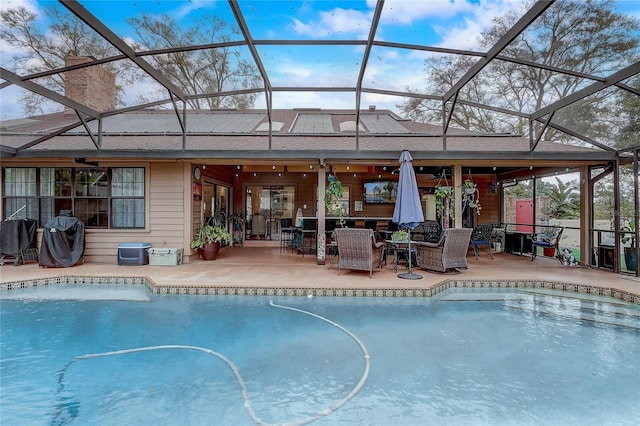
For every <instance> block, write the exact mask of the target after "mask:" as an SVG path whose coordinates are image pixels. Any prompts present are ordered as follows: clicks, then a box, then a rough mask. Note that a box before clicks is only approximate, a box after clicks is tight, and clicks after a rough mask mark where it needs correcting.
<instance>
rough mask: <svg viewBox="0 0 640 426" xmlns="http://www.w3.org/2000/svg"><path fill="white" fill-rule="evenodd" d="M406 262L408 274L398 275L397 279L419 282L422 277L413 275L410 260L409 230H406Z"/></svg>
mask: <svg viewBox="0 0 640 426" xmlns="http://www.w3.org/2000/svg"><path fill="white" fill-rule="evenodd" d="M407 262H408V264H409V272H407V273H402V274H398V278H404V279H405V280H420V279H422V275H420V274H414V273H413V262H412V258H411V228H407Z"/></svg>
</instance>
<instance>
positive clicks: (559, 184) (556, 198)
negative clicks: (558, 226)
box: [536, 177, 580, 219]
mask: <svg viewBox="0 0 640 426" xmlns="http://www.w3.org/2000/svg"><path fill="white" fill-rule="evenodd" d="M579 191H580V186H579V185H578V182H577V181H576V180H570V181H568V182H563V181H562V179H560V178H558V177H556V184H555V185H553V184H551V185H550V187H549V191H548V193H547V194H546V195H547V196H548V197H549V200H550V205H549V212H548V213H549V217H550V218H552V219H577V218H579V217H580V192H579ZM536 193H537V192H536Z"/></svg>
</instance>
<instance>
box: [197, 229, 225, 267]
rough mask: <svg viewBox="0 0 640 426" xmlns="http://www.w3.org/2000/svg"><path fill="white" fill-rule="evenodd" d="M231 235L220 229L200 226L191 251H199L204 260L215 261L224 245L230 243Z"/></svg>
mask: <svg viewBox="0 0 640 426" xmlns="http://www.w3.org/2000/svg"><path fill="white" fill-rule="evenodd" d="M230 240H231V235H230V234H229V232H228V231H227V230H226V229H224V228H222V227H220V226H212V225H206V224H202V225H200V226H199V227H198V228H197V229H196V232H195V235H194V236H193V240H191V245H190V246H191V249H193V250H197V251H198V256H200V259H202V260H215V259H216V258H217V257H218V253H219V252H220V246H221V245H222V243H227V244H228V243H229V241H230Z"/></svg>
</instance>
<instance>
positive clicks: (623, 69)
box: [0, 0, 640, 160]
mask: <svg viewBox="0 0 640 426" xmlns="http://www.w3.org/2000/svg"><path fill="white" fill-rule="evenodd" d="M632 1H636V0H632ZM99 3H102V2H90V1H75V0H60V4H61V5H62V6H63V7H64V8H65V9H66V10H68V11H70V12H71V13H72V14H73V15H74V16H75V17H76V19H77V20H78V22H79V23H80V22H82V23H83V25H84V24H86V25H88V26H89V27H90V28H91V29H92V30H93V31H95V33H96V34H98V35H99V36H100V37H102V38H103V39H104V40H106V41H108V42H109V43H110V44H111V45H112V46H113V47H114V48H115V49H117V51H119V54H117V55H114V56H111V57H103V58H95V59H94V60H92V61H90V62H86V63H82V64H79V65H73V66H67V67H64V66H62V67H58V68H52V69H50V70H48V71H46V72H41V73H37V74H31V75H18V74H16V73H15V72H13V71H11V70H9V69H8V68H7V67H1V68H0V77H1V78H2V79H3V80H5V81H4V82H3V83H2V84H1V85H0V88H1V89H5V88H8V87H11V86H12V85H15V86H19V87H21V88H23V89H25V90H28V91H30V92H33V93H37V94H39V95H41V96H43V97H45V98H47V99H50V100H51V101H54V102H56V103H58V104H61V105H63V106H65V107H67V108H71V109H72V110H74V111H75V112H76V114H77V120H76V121H74V122H73V123H71V124H70V125H68V126H66V127H63V128H58V129H55V130H51V131H49V132H40V133H39V135H38V138H36V139H33V138H32V139H31V140H30V141H28V142H27V143H25V144H23V145H22V146H19V147H18V148H15V149H6V148H5V149H3V150H2V155H3V156H6V155H10V154H13V155H17V156H32V155H33V156H41V155H42V154H41V153H40V154H38V153H29V152H27V151H26V150H27V149H28V148H30V147H32V146H33V145H34V144H35V143H41V142H43V141H46V140H47V139H48V138H50V137H53V136H56V135H59V134H62V133H63V132H64V131H65V130H69V129H72V128H74V127H77V126H83V127H84V128H85V129H86V133H88V134H89V135H90V136H92V140H93V145H95V146H94V148H95V151H96V153H98V154H99V151H100V150H101V149H102V146H101V143H100V139H99V136H100V132H101V130H100V129H101V128H102V121H103V120H105V119H106V118H107V117H112V116H114V115H118V114H123V113H128V112H131V111H136V110H141V109H148V108H153V107H160V106H162V107H164V108H167V107H168V108H169V109H174V110H175V114H174V119H175V120H176V123H177V124H178V125H179V128H180V129H181V131H182V134H183V138H186V135H188V134H189V132H190V130H189V120H187V119H186V113H185V111H186V108H187V107H186V103H187V102H188V101H189V100H193V99H201V98H215V97H221V96H228V95H231V94H247V93H256V94H259V102H260V103H263V106H260V108H263V111H265V114H266V116H267V121H268V122H269V123H270V126H269V132H268V138H269V151H272V150H273V149H272V148H271V141H272V137H273V134H272V131H271V124H272V123H273V121H274V119H273V116H274V110H275V109H276V108H274V103H278V99H280V100H281V99H282V98H283V97H286V98H287V99H288V100H287V104H288V105H289V106H290V107H291V108H292V109H295V108H301V109H304V108H313V107H318V105H310V104H308V102H309V101H308V100H304V101H303V100H298V101H297V99H302V98H300V97H299V96H298V95H299V94H312V96H311V98H313V99H319V97H321V96H323V95H324V96H330V97H336V98H342V97H346V99H350V101H349V100H347V102H348V103H350V104H351V109H352V110H353V111H354V112H355V116H356V122H357V123H361V122H362V118H363V117H362V114H363V112H364V111H366V110H369V109H370V105H374V104H375V103H376V101H375V100H376V99H378V100H381V99H382V100H386V101H389V100H390V99H391V100H392V101H396V103H401V102H404V101H406V100H409V99H422V100H428V101H430V102H436V103H439V104H441V105H442V107H443V108H442V109H443V120H442V124H441V125H442V135H443V136H442V138H443V140H445V143H444V144H443V148H442V151H443V152H444V154H443V155H442V157H443V158H456V157H458V158H465V159H466V158H469V155H473V154H470V153H469V152H460V151H456V150H455V149H454V150H448V149H447V145H446V139H447V135H448V134H450V133H451V132H453V131H455V129H453V128H452V127H451V126H450V119H451V114H452V111H453V110H454V109H455V108H456V107H457V106H459V105H466V106H472V107H475V108H478V109H480V110H486V111H492V112H496V113H500V114H506V115H512V116H517V117H522V118H525V119H527V120H528V121H529V123H530V125H529V126H530V131H529V134H528V135H524V136H523V137H524V138H527V139H528V140H529V146H528V147H527V148H526V149H520V148H518V150H517V152H519V153H520V154H519V155H520V157H518V158H524V159H527V158H530V159H535V158H536V157H537V156H539V158H540V159H551V158H553V156H554V155H557V154H554V153H553V152H552V153H549V152H548V151H545V150H540V149H539V146H540V141H541V138H542V135H543V133H544V131H546V130H547V129H549V128H553V129H556V130H559V131H561V132H563V133H565V134H567V135H569V136H571V137H572V138H574V139H575V140H576V141H577V142H579V143H580V144H581V145H582V146H583V147H589V148H592V149H593V152H586V151H573V152H571V155H572V156H573V157H572V158H575V159H580V158H584V159H585V160H593V159H594V158H601V159H603V160H605V159H612V158H615V156H616V152H615V149H614V148H613V147H612V146H611V145H610V144H608V143H606V142H603V141H598V140H596V139H594V138H592V137H590V135H588V134H585V133H582V132H581V129H577V128H569V127H567V126H566V125H565V124H563V123H561V122H558V121H554V120H553V117H554V114H555V113H556V112H558V111H560V110H562V109H565V108H571V106H572V105H573V104H575V103H576V102H579V101H582V100H585V99H587V98H588V97H589V96H591V95H593V94H594V93H598V92H601V91H603V90H615V91H625V92H628V93H631V94H633V95H635V96H640V90H638V88H637V87H639V86H640V85H638V84H637V80H638V78H639V77H638V75H639V74H640V61H639V60H638V59H639V58H638V57H637V56H635V57H631V58H630V60H629V62H628V63H626V64H618V68H617V69H613V70H611V71H610V72H609V73H608V74H606V75H594V74H589V73H584V72H582V71H580V70H579V69H577V68H576V69H560V68H557V67H553V66H548V65H545V64H543V63H534V62H531V61H525V60H521V59H518V58H516V57H510V56H508V55H506V54H505V53H504V52H505V49H507V48H508V47H509V46H510V44H511V43H512V42H513V41H514V39H516V38H518V37H521V36H522V35H523V34H524V33H525V32H526V31H527V30H528V29H529V28H530V26H531V25H532V23H534V22H535V21H536V20H537V19H540V18H541V16H543V15H544V14H545V13H548V12H549V11H550V10H552V8H553V7H554V6H556V7H557V4H560V2H558V3H557V4H556V1H555V0H548V1H546V0H545V1H537V2H535V3H533V4H532V6H531V7H530V8H529V9H528V10H526V11H524V13H523V14H522V15H521V16H520V18H519V19H518V20H517V22H516V23H515V24H514V25H513V26H512V27H511V28H509V29H508V30H507V31H506V32H505V33H504V34H503V35H502V36H501V37H499V39H498V41H497V42H496V43H495V44H494V45H493V46H492V47H491V48H489V49H488V50H486V51H475V50H465V49H459V48H453V47H447V46H438V45H432V44H429V43H428V41H429V40H430V39H429V38H428V37H427V36H426V35H427V34H430V33H432V32H434V31H436V30H435V29H434V28H415V27H412V26H411V25H407V28H406V31H404V32H403V33H402V34H403V35H401V36H397V38H396V39H393V38H390V37H388V35H389V34H391V32H390V31H388V30H389V28H390V27H391V25H394V24H399V23H397V22H396V23H392V21H393V18H392V13H393V9H394V5H398V4H400V3H401V1H398V2H395V1H389V0H388V1H384V0H378V1H377V2H376V3H375V7H374V8H373V9H371V7H369V3H368V2H366V1H365V0H353V1H351V0H349V1H344V2H342V3H341V6H342V8H343V9H350V10H354V11H359V12H361V13H360V14H359V15H358V16H359V17H363V16H366V17H368V21H367V22H362V23H360V24H361V25H362V26H363V27H366V28H363V29H362V31H361V35H360V36H358V37H355V38H346V39H345V38H341V37H340V33H339V32H338V31H335V30H333V31H328V32H327V33H326V34H323V35H316V36H310V35H304V34H303V33H301V34H300V37H299V38H288V39H274V38H272V37H271V36H270V35H269V32H268V30H267V31H266V30H264V28H263V27H262V26H260V25H258V22H262V21H264V20H265V19H273V26H274V28H275V26H278V25H283V22H284V25H291V22H286V21H281V20H280V18H279V17H277V16H272V14H270V13H272V12H273V11H272V10H270V4H271V5H272V4H273V3H276V2H251V1H242V0H229V1H228V2H227V3H225V2H216V3H215V6H214V5H213V4H212V5H211V6H210V7H211V13H213V14H219V15H220V16H222V17H225V19H232V22H230V23H233V24H235V25H236V26H237V28H238V29H239V33H238V35H237V36H235V37H232V38H231V39H229V40H226V41H222V42H215V43H209V44H200V45H178V46H175V45H173V46H168V45H167V46H164V47H163V48H162V49H156V50H134V49H133V48H132V47H130V43H129V42H128V40H127V38H128V37H130V35H128V36H126V34H130V33H131V30H126V29H125V30H123V27H122V25H117V28H114V25H113V24H111V25H110V24H108V23H107V22H109V18H110V17H109V16H108V14H107V12H106V11H105V9H104V8H100V7H98V6H97V4H99ZM131 3H133V4H134V5H135V3H134V2H131ZM311 3H318V4H319V6H321V4H322V2H313V1H312V2H309V1H305V2H301V1H300V2H299V1H290V2H288V4H290V5H291V9H294V8H302V7H305V5H308V4H311ZM404 3H406V2H404ZM117 4H121V2H118V3H117ZM141 5H142V7H144V2H141ZM203 7H207V6H206V4H205V5H204V6H203ZM127 10H129V9H127ZM134 10H135V8H134ZM132 16H133V15H132ZM130 17H131V16H123V17H121V18H120V20H121V21H122V22H120V24H123V23H124V21H125V20H126V19H127V18H130ZM289 19H290V18H289ZM318 19H320V17H318ZM351 24H352V25H354V23H351ZM395 34H398V33H395ZM223 48H237V49H238V50H239V52H240V55H242V57H243V59H245V60H249V61H251V63H252V65H253V66H254V67H255V69H256V70H257V71H258V73H259V76H260V84H258V85H256V86H254V87H241V88H238V87H234V88H228V89H225V90H223V91H216V90H212V89H208V90H200V91H192V92H186V91H184V90H182V89H180V88H179V87H177V85H176V84H174V82H172V79H171V77H169V76H167V75H165V74H163V72H162V71H161V70H160V69H159V68H158V67H156V66H155V65H154V63H156V60H157V59H160V58H162V57H163V56H164V55H167V54H170V53H177V52H193V51H207V50H215V49H223ZM345 49H349V50H350V52H351V53H350V55H351V58H352V61H351V62H350V63H349V64H345V63H344V61H343V60H340V62H337V61H338V59H337V58H340V57H341V56H340V55H337V54H336V52H338V51H341V50H345ZM408 55H422V56H423V57H428V56H431V55H437V56H442V57H443V58H446V57H459V56H460V55H462V56H467V57H471V58H474V62H473V63H472V65H471V66H470V67H469V68H468V70H467V71H466V73H464V75H463V76H462V77H460V78H458V79H457V80H456V81H454V82H452V85H451V86H450V87H445V88H442V90H441V91H440V92H428V91H427V90H426V89H419V88H412V89H411V90H409V89H407V88H406V86H405V87H402V86H403V83H402V82H398V81H390V80H383V81H379V80H378V79H376V78H375V77H376V75H377V69H378V68H380V67H397V68H402V67H404V65H405V64H404V63H402V61H401V58H403V57H408ZM307 56H311V57H314V58H316V57H317V62H318V63H319V64H320V63H321V64H322V66H318V72H317V73H315V74H314V73H310V74H309V75H308V76H307V77H306V78H299V76H293V75H285V74H283V73H282V70H281V68H280V67H278V65H279V64H280V63H281V62H288V63H290V64H292V65H295V64H296V61H297V60H300V58H302V57H307ZM334 57H335V58H336V59H335V61H336V62H335V63H334V62H332V61H334V59H332V58H334ZM388 58H400V60H398V61H396V62H393V61H392V60H390V59H388ZM120 61H123V62H126V63H128V64H129V65H130V66H132V67H136V68H138V69H139V70H141V71H143V72H144V74H145V75H146V76H147V81H146V83H145V84H149V85H151V86H153V87H155V88H156V90H157V89H159V90H160V91H161V92H164V93H165V94H166V97H164V98H159V99H156V100H154V101H153V102H135V101H134V100H131V101H129V104H127V105H126V106H125V107H123V108H120V109H116V110H111V111H98V110H96V109H94V108H92V107H90V106H88V105H86V104H83V103H82V102H78V101H75V100H72V99H70V98H69V97H67V96H66V95H65V94H63V93H57V92H55V91H53V90H51V89H48V88H46V87H44V86H43V85H41V84H39V83H38V81H39V79H41V78H42V77H44V76H50V75H54V74H60V75H64V74H65V73H67V72H69V71H72V70H78V69H82V68H86V67H91V66H95V65H100V64H108V63H111V62H120ZM495 61H503V62H508V63H512V64H518V65H521V66H523V67H528V68H534V69H538V70H546V71H549V72H552V73H555V74H558V75H565V76H570V77H575V78H580V79H582V80H583V83H582V84H581V85H579V86H578V88H577V89H576V90H575V91H573V92H572V93H569V94H567V95H565V96H555V97H554V95H552V94H549V97H548V98H547V99H546V100H545V103H544V105H542V106H541V107H539V108H537V109H535V110H531V111H527V112H521V111H517V110H509V109H505V108H497V107H495V106H492V105H487V104H483V103H482V101H480V100H478V99H463V98H462V96H461V89H462V88H464V87H465V85H467V84H468V83H469V82H471V81H473V80H474V79H475V78H477V77H478V76H479V75H481V73H482V72H483V70H485V69H486V67H487V66H488V65H489V64H490V63H492V62H495ZM407 66H409V65H407ZM332 69H333V70H335V71H334V73H333V74H332V73H330V72H327V70H332ZM424 73H425V70H424V69H423V65H422V67H418V68H416V69H415V74H417V75H423V74H424ZM1 102H2V103H3V104H4V103H5V102H15V100H13V99H7V98H6V97H5V96H3V97H2V100H1ZM296 102H299V103H296ZM94 120H97V121H98V124H97V126H96V128H94V129H92V130H90V127H89V123H91V122H92V121H94ZM95 129H98V130H95ZM359 129H360V128H359V127H358V126H356V130H355V138H356V140H359V139H360V138H362V137H364V136H363V135H361V132H360V130H359ZM96 133H97V134H98V137H96V136H95V135H96ZM355 146H356V148H355V149H354V150H346V151H336V152H335V153H333V154H335V155H336V156H337V158H349V157H353V156H354V153H359V151H360V148H359V146H360V145H359V144H358V143H356V144H355ZM403 148H404V147H401V146H397V147H395V146H390V147H389V148H388V149H387V150H378V151H376V152H375V153H365V154H364V155H360V157H358V158H369V157H370V158H385V157H386V158H388V155H390V153H397V150H398V149H403ZM72 151H73V150H69V153H70V154H71V153H72ZM136 151H137V152H136V155H140V150H139V148H137V149H136ZM180 151H182V155H176V153H178V152H180ZM186 151H187V148H186V144H184V143H183V146H182V148H181V149H180V148H178V149H177V150H170V151H166V152H164V154H163V155H169V154H170V155H174V156H183V157H188V156H190V155H192V153H187V152H186ZM416 151H420V149H417V150H416ZM448 151H451V152H448ZM479 151H483V150H479ZM539 151H540V152H539ZM63 152H64V151H63ZM484 152H485V153H486V155H488V157H487V158H496V159H501V158H502V159H509V158H514V157H513V156H514V153H513V152H511V153H509V154H505V153H504V152H503V151H499V150H492V149H491V147H486V148H485V149H484ZM538 152H539V153H538ZM202 154H203V153H202V152H200V153H197V152H194V153H193V155H202ZM207 154H212V155H213V153H207ZM360 154H362V153H360ZM119 155H123V156H127V154H126V150H124V151H119ZM146 155H148V156H156V155H158V153H157V152H153V151H152V150H150V151H149V152H148V153H147V154H146ZM218 155H222V156H224V157H228V158H233V157H234V156H237V155H238V153H237V152H235V153H234V151H233V150H229V151H228V152H223V151H218ZM312 155H319V156H323V155H326V152H325V153H324V154H323V150H322V149H320V150H318V152H315V151H312V152H309V151H300V150H295V149H292V150H288V151H286V152H285V150H280V151H277V150H275V151H273V152H272V153H270V154H266V155H265V158H269V157H274V158H276V157H291V158H293V157H295V156H312ZM87 156H88V155H87ZM420 157H421V155H420V153H419V152H417V153H416V155H415V158H420ZM423 157H426V155H425V156H423ZM475 158H478V157H475Z"/></svg>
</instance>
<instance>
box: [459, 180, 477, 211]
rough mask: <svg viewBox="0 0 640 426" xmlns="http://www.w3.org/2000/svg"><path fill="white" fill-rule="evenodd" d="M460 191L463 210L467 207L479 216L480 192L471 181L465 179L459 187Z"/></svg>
mask: <svg viewBox="0 0 640 426" xmlns="http://www.w3.org/2000/svg"><path fill="white" fill-rule="evenodd" d="M460 189H461V192H462V208H463V209H465V208H466V207H467V206H468V207H470V208H472V209H476V213H477V214H478V215H480V210H482V206H481V205H480V191H478V188H477V187H476V184H475V183H474V182H473V181H472V180H471V179H466V180H465V181H464V182H462V185H460Z"/></svg>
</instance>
